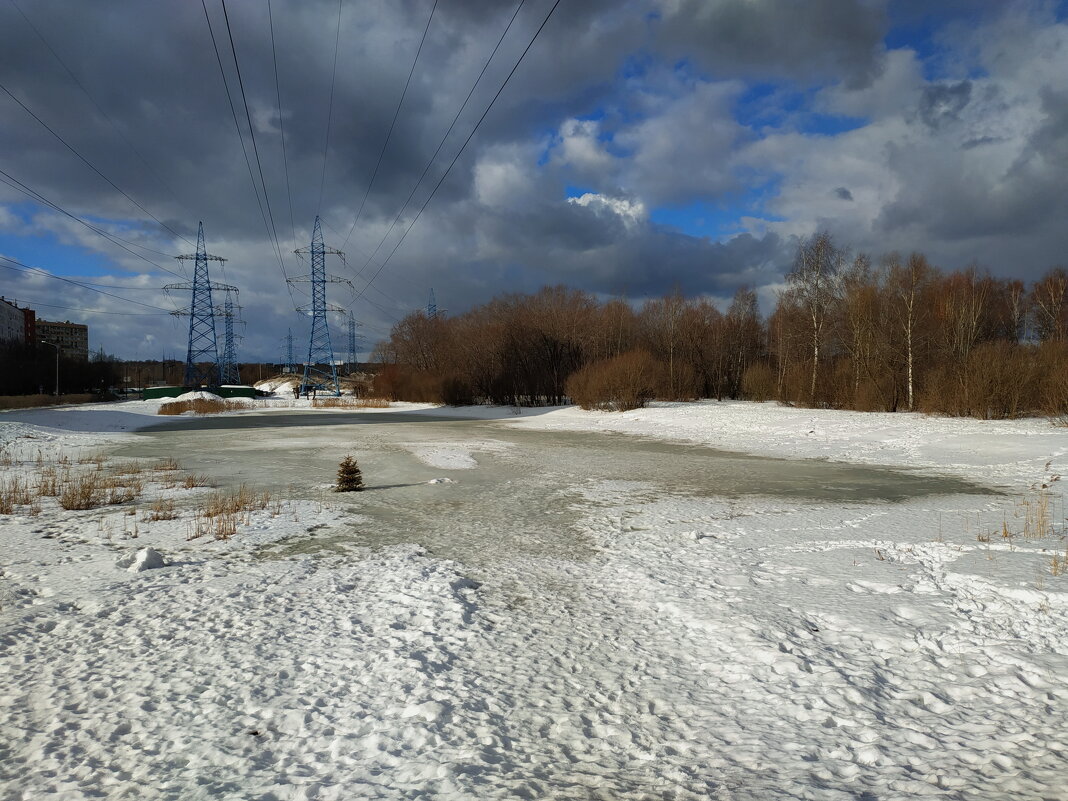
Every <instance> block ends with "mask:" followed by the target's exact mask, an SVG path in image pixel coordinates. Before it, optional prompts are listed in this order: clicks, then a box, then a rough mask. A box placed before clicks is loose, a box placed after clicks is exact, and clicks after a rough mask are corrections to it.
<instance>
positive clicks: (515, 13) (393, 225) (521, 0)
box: [356, 0, 525, 305]
mask: <svg viewBox="0 0 1068 801" xmlns="http://www.w3.org/2000/svg"><path fill="white" fill-rule="evenodd" d="M524 2H525V0H519V4H518V5H517V6H516V7H515V11H513V12H512V16H511V19H509V20H508V25H507V26H505V28H504V31H503V32H502V33H501V36H500V38H499V39H498V40H497V44H496V45H495V46H494V48H493V52H491V53H490V54H489V58H487V59H486V63H485V64H483V65H482V71H481V72H479V73H478V77H477V78H475V82H474V83H473V84H471V91H470V92H468V93H467V97H465V98H464V102H463V103H461V104H460V108H458V109H457V110H456V114H455V115H454V116H453V118H452V122H451V123H450V124H449V129H448V130H447V131H445V134H444V135H443V136H442V137H441V141H440V142H438V146H437V148H436V149H435V150H434V155H432V156H431V157H430V159H429V160H428V161H427V163H426V166H425V167H423V172H422V174H421V175H420V176H419V180H418V181H416V182H415V185H414V186H413V187H412V191H411V192H409V193H408V197H407V198H405V200H404V203H402V204H401V207H400V210H399V211H398V212H397V216H396V217H394V218H393V222H392V223H391V224H390V226H389V230H387V231H386V233H385V234H383V236H382V239H381V240H379V242H378V245H377V246H376V247H375V249H374V251H373V252H372V253H371V255H370V256H368V257H367V261H365V262H364V263H363V266H362V267H360V269H359V272H357V274H356V275H357V277H359V276H360V275H362V274H363V271H364V270H366V269H367V265H369V264H370V263H371V262H372V261H374V258H375V256H377V255H378V251H379V250H381V249H382V245H384V244H385V242H386V240H387V239H388V238H389V235H390V234H392V233H393V229H394V228H396V227H397V223H398V222H399V221H400V218H401V215H403V214H404V210H405V209H406V208H408V204H409V203H411V201H412V198H413V197H415V193H416V192H417V191H418V189H419V187H420V186H421V185H422V183H423V179H424V178H426V175H427V173H428V172H430V167H431V166H432V165H433V164H434V162H435V161H436V160H437V158H438V154H439V153H440V152H441V148H442V147H444V145H445V141H446V140H447V139H448V138H449V134H451V133H452V131H453V128H455V127H456V122H457V120H459V119H460V115H461V114H463V111H464V109H465V108H467V104H468V103H469V102H470V100H471V97H472V96H473V95H474V94H475V89H476V88H478V84H479V82H480V81H481V80H482V76H483V75H485V74H486V70H487V69H488V68H489V65H490V62H492V61H493V57H494V56H495V55H497V51H498V50H499V49H500V47H501V43H502V42H504V38H505V37H506V36H507V35H508V31H510V30H511V28H512V23H513V22H515V19H516V17H517V16H519V11H520V9H522V8H523V3H524ZM398 305H399V304H398Z"/></svg>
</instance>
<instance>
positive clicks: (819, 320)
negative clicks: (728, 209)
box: [786, 231, 843, 406]
mask: <svg viewBox="0 0 1068 801" xmlns="http://www.w3.org/2000/svg"><path fill="white" fill-rule="evenodd" d="M842 261H843V253H842V251H841V250H839V249H838V248H837V247H836V246H835V244H834V240H833V239H831V235H830V234H829V233H827V232H826V231H824V232H822V233H819V234H816V235H814V236H813V237H811V238H810V239H807V240H805V241H803V242H802V243H801V244H800V246H799V247H798V249H797V255H796V256H795V258H794V266H793V269H792V270H791V271H790V273H789V274H788V275H787V276H786V281H787V284H789V287H790V292H791V293H792V294H793V295H794V298H795V300H796V302H797V304H798V306H799V307H800V309H801V311H802V313H803V314H804V317H805V321H806V325H807V328H808V337H807V339H808V351H809V354H810V355H811V357H812V372H811V375H810V380H809V391H808V394H809V403H810V404H812V405H813V406H814V405H815V404H816V384H817V379H818V376H819V370H820V357H821V354H822V349H823V344H824V339H825V337H826V333H827V328H828V323H829V321H830V319H831V314H832V313H833V310H834V306H835V304H836V302H837V301H838V298H839V296H840V292H841V274H842Z"/></svg>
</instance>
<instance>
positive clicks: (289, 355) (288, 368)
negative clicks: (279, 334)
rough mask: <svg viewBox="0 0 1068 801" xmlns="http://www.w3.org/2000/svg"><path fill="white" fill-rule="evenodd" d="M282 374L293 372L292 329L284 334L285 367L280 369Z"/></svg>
mask: <svg viewBox="0 0 1068 801" xmlns="http://www.w3.org/2000/svg"><path fill="white" fill-rule="evenodd" d="M282 372H284V373H292V372H293V329H292V328H290V329H289V330H288V333H287V334H286V359H285V365H284V366H283V368H282Z"/></svg>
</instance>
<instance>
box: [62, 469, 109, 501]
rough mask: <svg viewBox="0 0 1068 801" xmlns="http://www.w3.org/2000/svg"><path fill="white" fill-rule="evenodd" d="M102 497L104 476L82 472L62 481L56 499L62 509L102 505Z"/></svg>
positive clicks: (103, 494) (103, 493)
mask: <svg viewBox="0 0 1068 801" xmlns="http://www.w3.org/2000/svg"><path fill="white" fill-rule="evenodd" d="M104 497H105V487H104V477H103V476H101V475H100V474H99V473H83V474H81V475H78V476H72V477H69V478H68V479H67V480H66V481H64V482H63V486H61V487H60V489H59V496H58V499H59V505H60V506H62V507H63V508H64V509H67V510H75V509H96V508H97V507H98V506H103V504H104Z"/></svg>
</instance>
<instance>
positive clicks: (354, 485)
mask: <svg viewBox="0 0 1068 801" xmlns="http://www.w3.org/2000/svg"><path fill="white" fill-rule="evenodd" d="M362 489H363V474H362V473H361V472H360V466H359V465H358V464H356V460H355V459H353V458H352V457H351V456H346V457H345V460H344V461H343V462H342V463H341V464H340V465H338V468H337V486H335V487H334V491H335V492H355V491H357V490H362Z"/></svg>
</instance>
